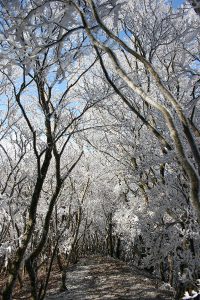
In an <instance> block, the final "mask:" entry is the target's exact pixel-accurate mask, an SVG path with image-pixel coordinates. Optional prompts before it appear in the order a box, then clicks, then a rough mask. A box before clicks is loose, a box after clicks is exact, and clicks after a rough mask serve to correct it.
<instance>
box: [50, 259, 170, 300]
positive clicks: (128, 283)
mask: <svg viewBox="0 0 200 300" xmlns="http://www.w3.org/2000/svg"><path fill="white" fill-rule="evenodd" d="M66 285H67V287H68V291H67V292H65V293H62V294H57V295H51V296H48V297H46V300H53V299H57V300H64V299H66V300H86V299H88V300H89V299H90V300H97V299H102V300H104V299H107V300H112V299H118V300H122V299H134V300H136V299H137V300H139V299H141V300H151V299H154V300H159V299H160V300H161V299H165V300H171V299H173V294H172V293H171V292H170V291H166V290H163V289H162V288H161V286H162V282H158V281H157V280H156V279H153V278H152V276H151V275H149V274H148V273H147V272H144V271H140V270H138V269H137V268H132V267H131V268H130V267H128V266H127V265H126V264H125V263H123V262H121V261H119V260H115V259H112V258H110V257H99V256H98V257H97V256H96V257H94V256H92V257H89V258H84V259H81V260H80V261H79V262H78V263H77V264H76V265H73V266H72V267H70V268H69V269H68V271H67V280H66Z"/></svg>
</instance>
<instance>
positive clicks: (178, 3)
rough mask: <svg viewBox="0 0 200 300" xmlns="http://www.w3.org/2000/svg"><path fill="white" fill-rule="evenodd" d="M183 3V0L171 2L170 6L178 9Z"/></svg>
mask: <svg viewBox="0 0 200 300" xmlns="http://www.w3.org/2000/svg"><path fill="white" fill-rule="evenodd" d="M183 2H184V0H172V4H173V5H174V6H175V7H179V6H180V5H181V4H182V3H183Z"/></svg>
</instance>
